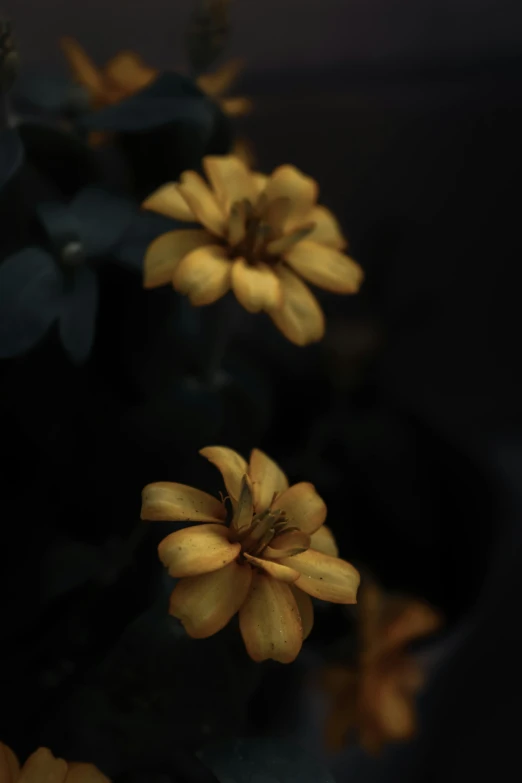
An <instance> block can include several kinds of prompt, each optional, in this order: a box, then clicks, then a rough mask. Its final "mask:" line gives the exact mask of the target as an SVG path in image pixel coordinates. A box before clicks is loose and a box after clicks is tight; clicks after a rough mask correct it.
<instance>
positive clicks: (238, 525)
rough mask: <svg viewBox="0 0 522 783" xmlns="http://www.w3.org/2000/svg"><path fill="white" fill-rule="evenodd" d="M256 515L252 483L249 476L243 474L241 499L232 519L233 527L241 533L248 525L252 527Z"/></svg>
mask: <svg viewBox="0 0 522 783" xmlns="http://www.w3.org/2000/svg"><path fill="white" fill-rule="evenodd" d="M253 515H254V499H253V497H252V483H251V481H250V479H249V477H248V476H247V475H246V473H245V475H244V476H243V479H242V482H241V490H240V492H239V500H238V502H237V506H236V510H235V512H234V517H233V519H232V524H231V527H232V528H233V529H234V530H235V531H236V532H237V533H240V532H241V531H242V530H245V529H246V528H247V527H250V524H251V522H252V517H253Z"/></svg>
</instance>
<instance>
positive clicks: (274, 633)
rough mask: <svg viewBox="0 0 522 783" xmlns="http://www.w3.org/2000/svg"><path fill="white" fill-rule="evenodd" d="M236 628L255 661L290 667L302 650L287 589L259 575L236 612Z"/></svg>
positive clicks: (296, 617) (292, 600) (294, 608)
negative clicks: (276, 663)
mask: <svg viewBox="0 0 522 783" xmlns="http://www.w3.org/2000/svg"><path fill="white" fill-rule="evenodd" d="M239 627H240V630H241V635H242V637H243V641H244V642H245V646H246V648H247V652H248V654H249V655H250V657H251V658H252V659H253V660H254V661H266V660H267V659H268V658H272V659H274V660H276V661H279V662H280V663H291V661H294V660H295V659H296V658H297V656H298V654H299V651H300V649H301V646H302V641H303V629H302V625H301V618H300V616H299V611H298V609H297V604H296V601H295V598H294V596H293V593H292V591H291V589H290V587H289V586H288V585H287V584H285V583H284V582H280V581H278V580H276V579H272V577H270V576H268V575H265V574H261V573H259V572H255V573H254V574H253V576H252V586H251V588H250V593H249V595H248V597H247V599H246V601H245V602H244V604H243V606H242V607H241V609H240V610H239Z"/></svg>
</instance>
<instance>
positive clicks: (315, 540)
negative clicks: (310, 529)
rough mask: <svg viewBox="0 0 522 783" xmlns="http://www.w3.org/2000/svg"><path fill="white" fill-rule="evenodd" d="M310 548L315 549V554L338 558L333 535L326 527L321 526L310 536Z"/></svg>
mask: <svg viewBox="0 0 522 783" xmlns="http://www.w3.org/2000/svg"><path fill="white" fill-rule="evenodd" d="M310 548H311V549H315V550H316V551H317V552H322V553H323V555H330V557H339V549H338V548H337V544H336V542H335V537H334V534H333V533H332V531H331V530H330V528H329V527H327V526H326V525H321V527H320V528H319V530H316V531H315V533H313V534H312V537H311V541H310Z"/></svg>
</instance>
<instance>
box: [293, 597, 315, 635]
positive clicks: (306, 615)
mask: <svg viewBox="0 0 522 783" xmlns="http://www.w3.org/2000/svg"><path fill="white" fill-rule="evenodd" d="M290 589H291V591H292V593H293V596H294V598H295V602H296V604H297V609H298V611H299V616H300V617H301V625H302V626H303V640H304V639H307V638H308V637H309V636H310V632H311V630H312V628H313V627H314V605H313V603H312V599H311V598H310V596H309V595H307V594H306V593H303V591H302V590H299V588H298V587H296V586H295V585H290Z"/></svg>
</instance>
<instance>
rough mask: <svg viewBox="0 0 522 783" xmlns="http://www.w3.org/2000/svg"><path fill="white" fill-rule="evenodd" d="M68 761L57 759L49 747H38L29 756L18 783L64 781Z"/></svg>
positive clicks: (54, 782)
mask: <svg viewBox="0 0 522 783" xmlns="http://www.w3.org/2000/svg"><path fill="white" fill-rule="evenodd" d="M66 775H67V762H65V761H64V760H63V759H56V758H55V757H54V756H53V754H52V753H51V751H50V750H48V748H38V750H36V751H35V752H34V753H33V754H31V755H30V756H29V758H28V759H27V761H26V762H25V764H24V766H23V767H22V772H21V775H20V777H19V778H18V780H17V781H16V783H42V781H45V783H64V780H65V776H66Z"/></svg>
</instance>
